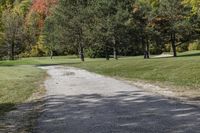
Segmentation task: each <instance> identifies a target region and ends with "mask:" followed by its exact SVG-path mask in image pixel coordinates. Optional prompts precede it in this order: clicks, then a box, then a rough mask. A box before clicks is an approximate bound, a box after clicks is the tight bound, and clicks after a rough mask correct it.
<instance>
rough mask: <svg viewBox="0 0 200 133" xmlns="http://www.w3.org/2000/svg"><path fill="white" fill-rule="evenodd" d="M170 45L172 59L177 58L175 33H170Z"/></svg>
mask: <svg viewBox="0 0 200 133" xmlns="http://www.w3.org/2000/svg"><path fill="white" fill-rule="evenodd" d="M171 43H172V50H173V55H174V57H177V52H176V33H175V32H173V33H171Z"/></svg>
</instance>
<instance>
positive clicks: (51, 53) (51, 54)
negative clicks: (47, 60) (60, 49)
mask: <svg viewBox="0 0 200 133" xmlns="http://www.w3.org/2000/svg"><path fill="white" fill-rule="evenodd" d="M50 56H51V59H53V50H51V52H50Z"/></svg>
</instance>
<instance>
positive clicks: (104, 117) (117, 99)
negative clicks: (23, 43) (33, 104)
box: [35, 66, 200, 133]
mask: <svg viewBox="0 0 200 133" xmlns="http://www.w3.org/2000/svg"><path fill="white" fill-rule="evenodd" d="M43 69H46V70H47V71H48V74H49V75H50V77H49V78H48V79H47V80H46V81H45V86H46V89H47V93H46V96H45V97H44V101H45V105H44V106H43V110H42V112H41V116H40V117H39V119H38V122H37V125H36V128H35V133H199V132H200V109H199V108H198V107H195V106H192V105H188V104H184V103H181V102H178V101H176V100H170V99H167V98H164V97H162V96H157V95H155V94H151V93H150V92H145V91H143V90H141V89H139V88H137V87H134V86H132V85H129V84H128V83H125V82H123V81H119V80H116V79H113V78H109V77H105V76H101V75H98V74H94V73H90V72H88V71H85V70H80V69H77V68H71V67H63V66H48V67H43Z"/></svg>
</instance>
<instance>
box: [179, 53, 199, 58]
mask: <svg viewBox="0 0 200 133" xmlns="http://www.w3.org/2000/svg"><path fill="white" fill-rule="evenodd" d="M191 56H200V52H199V53H191V54H186V55H179V56H178V57H191Z"/></svg>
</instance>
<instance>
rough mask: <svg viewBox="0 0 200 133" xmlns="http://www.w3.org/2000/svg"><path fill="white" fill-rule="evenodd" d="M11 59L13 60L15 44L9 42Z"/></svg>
mask: <svg viewBox="0 0 200 133" xmlns="http://www.w3.org/2000/svg"><path fill="white" fill-rule="evenodd" d="M10 59H11V60H15V45H14V44H11V55H10Z"/></svg>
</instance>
